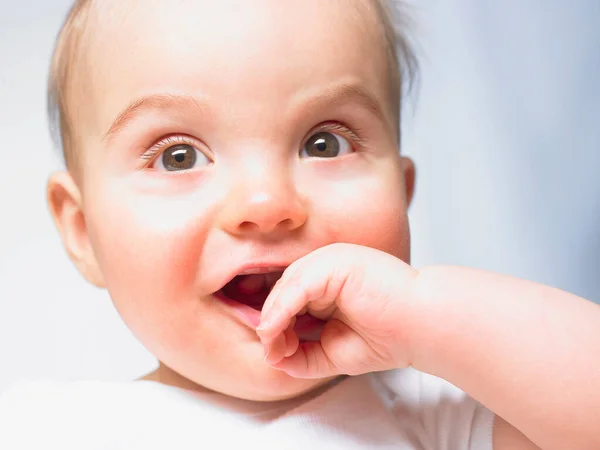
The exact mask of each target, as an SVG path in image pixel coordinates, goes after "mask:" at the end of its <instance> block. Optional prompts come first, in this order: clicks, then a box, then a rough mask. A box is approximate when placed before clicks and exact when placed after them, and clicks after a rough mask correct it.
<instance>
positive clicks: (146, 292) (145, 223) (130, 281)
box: [89, 197, 207, 313]
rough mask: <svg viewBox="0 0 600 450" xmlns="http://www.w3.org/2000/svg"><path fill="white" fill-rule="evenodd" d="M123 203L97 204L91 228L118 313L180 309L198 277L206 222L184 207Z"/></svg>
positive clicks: (163, 203)
mask: <svg viewBox="0 0 600 450" xmlns="http://www.w3.org/2000/svg"><path fill="white" fill-rule="evenodd" d="M121 200H122V201H121V202H119V203H117V202H114V201H113V202H108V201H107V202H101V201H99V202H97V203H96V205H97V207H96V209H95V210H94V211H93V212H92V216H91V218H90V219H91V220H90V226H89V228H90V239H91V241H92V244H93V246H94V250H95V252H96V255H97V258H98V262H99V264H100V266H101V270H102V272H103V274H104V278H105V281H106V283H107V287H108V289H109V291H110V292H111V295H112V297H113V300H114V301H115V304H116V305H117V308H138V307H141V306H142V304H143V306H144V308H145V309H146V312H147V313H150V311H149V309H150V308H151V307H152V305H153V306H154V307H156V308H159V309H160V306H161V303H162V302H168V303H171V304H172V303H177V301H178V299H182V298H184V295H183V293H184V291H185V290H186V289H188V290H189V288H190V286H193V284H194V280H195V278H196V276H197V266H198V261H199V260H200V254H201V250H202V248H203V245H204V240H205V238H206V234H207V231H206V224H205V222H206V221H203V220H202V215H201V214H197V209H195V208H193V207H188V208H186V207H185V205H184V204H182V203H178V204H177V203H174V202H168V201H160V200H153V201H149V200H144V199H141V198H138V199H136V200H135V201H127V198H126V197H123V198H122V199H121ZM121 312H122V313H124V311H121Z"/></svg>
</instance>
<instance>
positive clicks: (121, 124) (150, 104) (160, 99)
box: [102, 83, 388, 143]
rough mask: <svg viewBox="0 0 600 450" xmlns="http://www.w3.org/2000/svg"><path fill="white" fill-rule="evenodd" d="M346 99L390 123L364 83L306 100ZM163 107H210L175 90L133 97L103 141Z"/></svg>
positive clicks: (328, 90) (337, 101)
mask: <svg viewBox="0 0 600 450" xmlns="http://www.w3.org/2000/svg"><path fill="white" fill-rule="evenodd" d="M302 98H303V99H304V98H306V97H305V96H303V97H302ZM345 101H354V102H356V103H358V104H360V105H362V106H363V107H364V108H366V109H367V110H368V111H370V112H371V113H372V114H374V115H375V116H376V117H377V118H378V119H379V120H381V121H382V122H384V123H386V124H387V123H388V120H387V118H386V115H385V113H384V110H383V108H382V106H381V104H380V102H379V101H378V100H377V97H376V96H375V95H373V94H372V93H371V91H369V90H368V89H367V88H366V87H364V86H362V85H361V84H356V83H343V84H339V85H337V86H332V87H329V88H327V89H325V90H324V91H322V92H321V93H320V94H318V95H317V96H315V97H310V98H309V99H308V100H307V101H306V103H309V104H315V105H322V104H329V103H342V102H345ZM161 109H178V110H183V111H186V110H188V111H189V110H190V109H196V110H199V111H201V112H206V111H207V107H206V105H205V104H204V103H201V102H199V101H198V100H197V99H196V98H194V97H191V96H187V95H172V94H152V95H147V96H144V97H141V98H139V99H137V100H135V101H133V102H132V103H131V104H130V105H129V106H127V107H126V108H125V109H124V110H123V111H122V112H121V113H120V114H119V115H118V116H117V118H116V119H115V120H114V121H113V123H112V125H111V127H110V128H109V130H108V131H107V132H106V134H105V135H104V136H103V138H102V141H103V142H107V143H109V142H110V141H111V139H113V138H114V137H115V136H116V135H117V134H119V132H121V131H122V130H123V129H124V128H125V127H126V126H127V124H129V123H130V122H131V121H132V120H133V119H134V118H136V117H137V116H139V115H141V114H143V113H144V112H146V111H148V110H161Z"/></svg>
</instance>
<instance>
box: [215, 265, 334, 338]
mask: <svg viewBox="0 0 600 450" xmlns="http://www.w3.org/2000/svg"><path fill="white" fill-rule="evenodd" d="M283 271H284V268H273V269H254V270H253V271H252V272H251V273H242V274H240V275H237V276H235V277H234V278H233V279H232V280H231V281H229V282H228V283H227V284H226V285H225V286H223V287H222V288H221V289H219V290H218V291H217V292H215V293H214V295H215V297H217V298H219V299H221V301H223V302H224V303H226V304H228V305H229V306H230V307H231V310H232V311H234V312H235V313H236V315H237V316H238V317H239V318H241V319H242V321H243V322H244V323H246V324H247V325H249V326H250V327H252V328H253V329H255V328H256V327H257V326H258V325H259V324H260V313H261V311H262V308H263V306H264V304H265V301H266V300H267V297H268V296H269V293H270V292H271V290H272V289H273V287H274V286H275V283H277V280H279V279H280V278H281V276H282V275H283ZM324 324H325V322H324V321H323V320H320V319H317V318H315V317H313V316H311V315H310V314H308V313H307V314H303V315H300V316H297V317H296V323H295V325H294V331H296V334H297V335H298V339H299V340H300V342H308V341H318V340H319V339H320V336H321V331H322V330H323V326H324Z"/></svg>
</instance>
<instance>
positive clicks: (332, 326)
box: [273, 320, 375, 379]
mask: <svg viewBox="0 0 600 450" xmlns="http://www.w3.org/2000/svg"><path fill="white" fill-rule="evenodd" d="M368 354H369V348H368V345H367V343H366V342H365V341H364V339H362V338H361V336H360V335H358V334H357V333H356V332H355V331H354V330H353V329H352V328H350V327H349V326H348V325H346V324H345V323H343V322H340V321H338V320H332V321H331V322H329V323H327V325H326V326H325V328H324V329H323V333H322V334H321V341H320V342H306V343H301V344H300V345H299V348H298V350H297V351H296V352H295V353H294V354H293V355H291V356H289V357H286V358H284V359H283V360H281V361H280V362H278V363H277V364H275V365H273V367H274V368H275V369H278V370H282V371H284V372H286V373H287V374H288V375H290V376H293V377H295V378H306V379H308V378H326V377H330V376H335V375H340V374H346V375H355V374H359V373H365V372H369V371H371V370H372V369H373V368H375V366H373V367H371V366H370V362H369V361H370V358H369V357H368V356H367V355H368Z"/></svg>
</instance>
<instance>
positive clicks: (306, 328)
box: [214, 291, 325, 340]
mask: <svg viewBox="0 0 600 450" xmlns="http://www.w3.org/2000/svg"><path fill="white" fill-rule="evenodd" d="M214 296H215V297H216V298H218V299H219V301H220V302H222V303H224V304H225V305H227V306H228V307H229V308H230V309H231V310H232V312H233V313H234V314H235V315H236V316H237V317H238V318H239V319H240V320H241V321H242V322H243V323H244V324H245V325H247V326H249V327H250V328H252V329H253V330H256V328H257V327H258V326H259V325H260V311H258V310H256V309H254V308H251V307H249V306H247V305H244V304H243V303H239V302H236V301H235V300H231V299H230V298H228V297H226V296H225V295H223V293H222V292H221V291H219V292H217V293H215V294H214ZM324 324H325V322H324V321H322V320H319V319H317V318H315V317H313V316H311V315H310V314H304V315H302V316H297V317H296V324H295V325H294V331H295V332H296V333H297V334H298V337H299V338H300V340H303V339H302V336H303V335H310V334H313V333H315V332H316V331H318V330H320V329H322V328H323V325H324Z"/></svg>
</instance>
